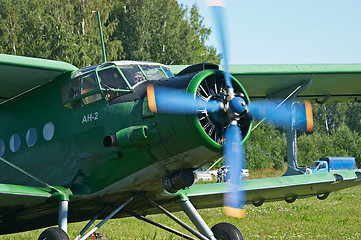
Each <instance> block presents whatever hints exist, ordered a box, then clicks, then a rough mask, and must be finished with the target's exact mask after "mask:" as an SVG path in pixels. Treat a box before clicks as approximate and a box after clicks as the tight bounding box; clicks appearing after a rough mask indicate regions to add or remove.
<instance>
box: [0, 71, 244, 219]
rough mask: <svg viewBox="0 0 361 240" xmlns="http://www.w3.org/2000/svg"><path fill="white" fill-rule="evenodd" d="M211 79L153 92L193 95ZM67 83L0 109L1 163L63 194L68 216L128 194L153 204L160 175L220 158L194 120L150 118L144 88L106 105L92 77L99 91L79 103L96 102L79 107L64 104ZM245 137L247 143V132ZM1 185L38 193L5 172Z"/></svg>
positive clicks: (178, 82)
mask: <svg viewBox="0 0 361 240" xmlns="http://www.w3.org/2000/svg"><path fill="white" fill-rule="evenodd" d="M214 74H216V75H219V76H221V75H220V74H222V73H221V72H220V71H218V70H206V71H203V72H200V73H194V74H190V75H186V76H183V77H175V78H169V79H165V80H162V81H158V82H157V83H156V84H160V85H167V86H171V87H176V88H180V89H187V91H189V92H192V93H196V90H197V88H198V86H199V84H200V83H201V82H202V80H203V79H204V78H206V77H208V76H211V75H214ZM74 78H75V77H74V74H73V77H72V76H70V74H67V75H63V76H61V77H60V78H59V79H56V81H53V82H51V83H48V84H45V85H43V86H40V87H37V88H35V89H33V90H32V91H29V92H27V93H24V94H22V95H20V96H18V97H16V98H14V99H11V100H8V101H7V102H5V103H3V104H2V105H0V118H1V122H2V124H1V125H0V128H1V130H0V140H3V144H2V145H3V146H1V144H0V150H1V149H3V150H4V153H3V155H2V157H3V158H4V159H7V160H8V161H10V162H11V163H13V164H15V165H17V166H19V167H20V168H22V169H24V170H25V171H27V172H28V173H30V174H32V175H34V176H36V177H37V178H39V179H41V180H43V181H45V182H47V183H49V184H50V185H54V186H64V187H67V188H70V190H71V191H72V192H73V194H74V195H73V197H72V199H71V203H70V207H71V208H72V207H75V206H76V207H77V210H79V209H80V208H81V207H83V208H84V209H85V208H87V207H86V206H87V204H88V209H89V206H90V205H92V202H91V201H89V200H96V201H98V202H102V203H106V202H112V203H115V202H122V201H124V199H126V198H127V197H128V196H129V195H130V194H132V193H135V192H147V193H148V194H149V195H151V196H153V197H157V196H159V195H160V194H161V193H162V192H163V191H164V187H163V185H162V178H163V177H164V175H166V174H168V173H172V172H174V171H176V170H179V169H186V168H187V169H189V168H190V169H196V168H198V167H200V166H202V165H204V164H205V163H207V162H210V161H213V160H216V159H217V158H218V157H220V156H221V153H222V145H221V144H219V143H217V142H215V141H214V140H212V139H211V138H210V137H209V136H208V135H207V133H206V131H205V130H204V126H203V127H202V125H201V123H200V121H199V119H198V117H197V116H196V115H166V114H154V113H152V112H151V111H150V110H149V107H148V102H147V97H146V92H145V87H146V85H147V84H148V81H144V82H143V83H141V84H139V85H138V86H136V87H135V88H133V90H130V91H129V92H127V93H126V94H124V95H122V96H128V95H131V94H134V93H136V94H135V97H130V98H128V97H125V98H123V100H121V101H118V102H117V101H110V100H109V99H107V97H106V94H107V93H109V90H108V91H103V90H102V88H101V87H100V83H99V79H98V77H97V78H96V83H97V86H98V87H97V88H96V89H95V90H94V91H93V94H92V95H89V94H87V93H85V95H84V96H85V97H87V96H88V97H89V96H90V97H93V96H98V97H96V98H94V99H96V100H94V101H90V103H89V101H88V102H87V103H86V104H84V102H85V101H84V99H85V97H78V98H75V100H74V99H71V100H70V101H69V99H68V97H69V95H67V93H66V92H67V91H68V89H69V88H68V86H69V84H70V86H72V82H73V81H74V80H73V79H74ZM64 89H65V90H64ZM69 91H72V89H70V90H69ZM64 92H65V95H64ZM64 96H66V97H64ZM121 98H122V97H121ZM77 99H78V100H77ZM79 99H80V100H79ZM124 99H125V100H124ZM127 99H130V100H127ZM88 100H89V99H88ZM79 101H82V102H83V104H80V105H79V104H78V103H79ZM132 127H133V128H137V127H139V128H140V129H145V132H144V134H145V135H144V136H140V138H139V136H137V134H133V135H131V134H130V133H131V131H129V128H132ZM29 129H31V130H29ZM120 130H123V134H121V133H122V131H120ZM117 133H118V135H119V138H118V141H116V144H115V145H114V144H113V145H111V146H105V143H104V139H105V138H106V137H107V136H114V135H116V134H117ZM14 134H17V135H16V136H14ZM127 134H128V135H127ZM244 134H245V135H247V136H248V134H249V129H248V126H247V128H246V130H245V133H244ZM118 135H117V136H118ZM0 153H1V152H0ZM0 182H2V183H8V184H17V185H25V186H39V183H38V182H36V181H34V180H33V179H31V178H29V177H28V176H26V175H24V174H23V173H21V172H19V171H17V170H15V169H14V168H12V167H10V166H7V165H5V164H2V166H1V168H0ZM96 207H98V206H96ZM94 209H95V207H94ZM85 212H86V211H85ZM90 212H91V211H89V216H87V215H86V214H85V215H83V216H81V217H79V216H78V217H75V218H73V219H72V216H70V221H72V220H75V221H78V220H82V219H86V218H89V217H90V214H93V213H90Z"/></svg>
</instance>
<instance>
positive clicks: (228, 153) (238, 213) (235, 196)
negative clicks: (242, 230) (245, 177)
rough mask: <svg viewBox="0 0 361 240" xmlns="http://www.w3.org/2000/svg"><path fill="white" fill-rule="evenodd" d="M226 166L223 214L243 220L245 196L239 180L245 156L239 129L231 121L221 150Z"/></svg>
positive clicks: (241, 182)
mask: <svg viewBox="0 0 361 240" xmlns="http://www.w3.org/2000/svg"><path fill="white" fill-rule="evenodd" d="M223 154H224V158H225V164H226V166H229V172H228V173H227V176H230V182H229V183H228V187H229V189H228V191H227V193H226V194H225V195H224V212H225V214H227V215H228V216H231V217H237V218H243V217H245V216H246V210H245V209H244V208H243V206H244V204H245V203H246V194H245V191H244V187H243V181H242V180H241V179H240V175H241V171H242V168H244V167H245V156H244V150H243V144H242V134H241V129H240V128H239V127H238V125H237V121H232V123H231V125H230V126H229V127H228V128H227V130H226V132H225V145H224V149H223Z"/></svg>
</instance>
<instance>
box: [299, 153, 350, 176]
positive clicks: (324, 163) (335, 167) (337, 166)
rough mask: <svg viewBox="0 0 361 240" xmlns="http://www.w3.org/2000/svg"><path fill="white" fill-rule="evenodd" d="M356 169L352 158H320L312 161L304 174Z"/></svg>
mask: <svg viewBox="0 0 361 240" xmlns="http://www.w3.org/2000/svg"><path fill="white" fill-rule="evenodd" d="M349 169H356V161H355V158H353V157H322V158H320V159H319V160H318V161H314V162H313V163H312V164H311V165H310V167H309V168H307V170H306V173H307V174H311V173H323V172H332V171H339V170H349Z"/></svg>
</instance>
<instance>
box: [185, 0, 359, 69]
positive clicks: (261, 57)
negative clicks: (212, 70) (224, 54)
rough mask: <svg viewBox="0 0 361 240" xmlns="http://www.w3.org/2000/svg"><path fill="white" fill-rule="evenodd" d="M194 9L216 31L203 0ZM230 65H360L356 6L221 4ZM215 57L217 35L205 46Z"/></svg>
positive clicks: (274, 0)
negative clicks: (213, 50)
mask: <svg viewBox="0 0 361 240" xmlns="http://www.w3.org/2000/svg"><path fill="white" fill-rule="evenodd" d="M178 2H179V3H182V4H184V5H186V6H189V7H191V6H192V5H193V4H194V3H196V4H197V5H198V7H199V10H200V14H201V15H202V16H203V17H204V24H205V25H206V26H207V27H211V29H212V30H215V29H214V27H213V25H214V23H213V17H212V13H211V11H210V9H209V8H208V7H207V1H206V0H178ZM225 2H226V8H225V13H226V14H225V15H226V19H225V20H226V23H227V32H228V34H227V35H228V37H227V39H228V40H227V41H228V52H229V53H228V55H229V62H230V64H317V63H319V64H322V63H361V1H360V0H342V1H341V0H301V1H300V0H226V1H225ZM207 44H208V45H213V46H215V47H216V48H217V50H218V51H220V48H219V46H218V37H217V33H216V32H214V31H213V33H212V34H211V36H210V39H209V40H208V43H207Z"/></svg>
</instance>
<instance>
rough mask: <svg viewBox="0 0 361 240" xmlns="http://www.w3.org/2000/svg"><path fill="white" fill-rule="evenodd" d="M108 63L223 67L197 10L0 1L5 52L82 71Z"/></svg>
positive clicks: (122, 0)
mask: <svg viewBox="0 0 361 240" xmlns="http://www.w3.org/2000/svg"><path fill="white" fill-rule="evenodd" d="M94 11H99V12H100V15H101V21H102V29H103V36H104V42H105V48H106V52H107V60H108V61H112V60H123V59H127V60H147V61H157V62H161V63H164V64H193V63H199V62H212V63H219V61H220V60H219V56H218V55H217V53H216V49H215V48H214V47H212V46H207V45H206V44H205V41H206V40H207V38H208V37H209V34H210V33H211V30H210V28H207V27H206V26H205V25H204V24H203V18H202V17H201V16H200V14H199V11H198V8H197V7H196V5H194V6H193V7H191V8H190V9H189V8H187V7H184V6H182V5H180V4H178V2H177V1H176V0H157V1H153V0H77V1H71V0H62V1H59V0H0V40H1V41H0V52H1V53H6V54H14V55H22V56H30V57H40V58H46V59H54V60H61V61H66V62H68V63H71V64H73V65H75V66H77V67H79V68H81V67H85V66H90V65H95V64H99V63H101V62H102V52H101V45H100V39H99V32H98V23H97V17H96V14H94Z"/></svg>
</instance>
